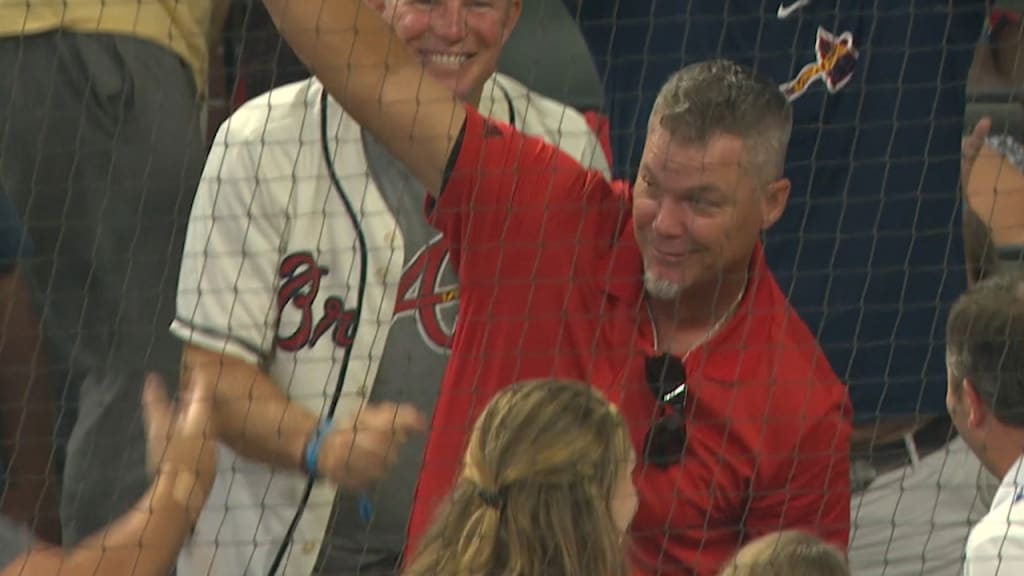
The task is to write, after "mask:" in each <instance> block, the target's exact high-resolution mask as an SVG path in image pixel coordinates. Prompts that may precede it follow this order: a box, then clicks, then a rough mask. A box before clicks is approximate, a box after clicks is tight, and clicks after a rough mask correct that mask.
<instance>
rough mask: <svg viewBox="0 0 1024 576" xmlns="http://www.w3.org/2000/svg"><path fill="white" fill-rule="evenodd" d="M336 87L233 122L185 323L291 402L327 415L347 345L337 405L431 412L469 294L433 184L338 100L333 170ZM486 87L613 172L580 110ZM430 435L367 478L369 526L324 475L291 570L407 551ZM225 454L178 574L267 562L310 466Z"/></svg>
mask: <svg viewBox="0 0 1024 576" xmlns="http://www.w3.org/2000/svg"><path fill="white" fill-rule="evenodd" d="M322 92H323V90H322V87H321V85H320V84H319V83H318V82H317V81H316V80H308V81H303V82H299V83H295V84H290V85H287V86H284V87H281V88H277V89H275V90H273V91H271V92H270V93H268V94H266V95H264V96H262V97H259V98H257V99H255V100H253V101H250V102H249V103H247V104H245V105H244V106H243V107H242V108H240V109H239V110H238V111H237V112H236V113H235V114H234V115H233V116H231V118H229V119H228V121H227V122H225V123H224V125H223V126H222V127H221V128H220V130H219V132H218V135H217V138H216V141H215V143H214V145H213V149H212V151H211V153H210V156H209V159H208V161H207V164H206V168H205V172H204V175H203V179H202V182H201V184H200V187H199V190H198V192H197V195H196V200H195V204H194V206H193V209H192V214H191V216H190V221H189V230H188V235H187V239H186V246H185V257H184V260H183V264H182V269H181V275H180V279H179V291H178V301H177V318H176V320H175V321H174V323H173V325H172V328H171V329H172V331H173V332H174V334H176V335H177V336H178V337H180V338H181V339H182V340H184V341H185V342H187V343H189V344H191V345H194V346H198V347H202V348H205V349H209V350H213V351H217V352H223V353H225V354H229V355H232V356H235V357H238V358H241V359H243V360H245V361H247V362H251V363H253V364H258V365H259V366H261V367H262V368H263V370H264V371H265V372H266V374H268V375H269V376H270V378H271V380H272V381H273V382H274V383H275V384H277V385H278V386H279V387H280V388H281V390H283V391H284V392H285V393H286V394H287V395H288V396H289V398H290V399H291V401H292V402H297V403H299V404H301V405H302V406H304V407H305V408H307V409H309V410H311V411H313V412H314V413H317V414H324V413H325V410H326V407H327V406H328V404H329V401H330V399H331V396H332V394H333V393H334V391H335V387H336V386H338V385H339V378H342V374H341V363H342V358H343V356H344V354H345V350H346V349H351V351H352V353H351V361H350V362H351V364H350V366H349V368H348V370H347V373H346V374H344V377H343V380H344V381H343V382H340V384H341V385H342V393H341V399H340V402H339V405H338V408H337V412H336V413H335V420H343V419H344V418H346V417H347V416H349V415H351V414H352V413H353V412H354V411H355V410H356V409H358V407H359V406H360V405H361V404H362V403H363V402H364V401H366V400H368V399H369V400H372V401H383V400H388V401H394V402H411V403H414V404H416V405H417V406H418V407H419V408H420V409H421V410H424V411H425V412H426V413H428V414H430V413H432V411H433V407H434V403H435V401H436V397H437V394H438V391H439V387H440V383H441V378H442V374H443V372H444V369H445V365H446V363H447V353H448V349H449V346H450V341H451V339H452V333H453V327H454V319H455V313H456V307H457V301H458V285H457V281H456V278H455V276H454V273H453V270H452V267H451V266H449V259H448V254H447V249H446V247H445V245H444V244H443V243H442V242H441V241H440V235H439V234H438V233H437V231H435V230H433V229H431V228H430V227H429V226H428V224H427V223H426V221H425V219H424V216H423V209H422V207H423V203H424V201H425V198H426V193H425V191H424V190H423V189H422V188H421V187H420V186H419V185H418V184H416V183H415V182H414V181H413V179H412V177H411V176H409V175H408V174H407V173H406V172H405V170H404V168H403V167H402V166H401V165H399V164H398V163H397V162H396V161H395V160H394V159H392V158H391V157H390V156H389V155H388V154H387V153H386V152H385V151H384V150H383V149H382V148H381V147H380V146H379V145H378V144H377V143H376V142H374V141H373V140H372V139H371V138H369V136H368V135H367V134H364V133H363V131H362V130H361V129H360V127H359V126H358V125H357V124H356V123H355V122H354V121H353V120H352V119H351V118H350V117H348V116H347V115H346V114H345V113H344V111H343V110H342V109H341V108H340V107H339V106H337V105H336V104H335V103H333V101H329V102H330V104H329V105H328V109H327V111H326V113H327V126H328V134H329V154H330V161H331V165H332V166H333V171H334V174H335V175H336V177H337V180H338V181H337V185H335V183H334V182H332V179H331V173H330V172H329V171H328V168H327V165H326V163H325V158H324V152H323V149H322V139H321V107H320V98H321V95H322ZM484 95H485V97H484V100H483V101H482V103H481V107H482V109H484V110H487V111H489V113H490V114H491V115H493V116H494V117H495V118H498V119H501V120H503V121H507V122H511V123H514V124H515V125H516V126H518V127H520V129H521V130H523V131H526V132H529V133H531V134H534V135H537V136H539V137H542V138H545V139H547V140H548V141H550V142H552V143H557V144H558V145H560V146H561V147H562V149H563V150H565V151H566V152H567V153H568V154H570V155H572V156H573V157H574V158H577V159H579V161H581V162H583V163H586V164H588V165H592V166H594V167H595V168H597V169H599V170H601V171H602V172H604V173H607V172H608V166H607V161H606V160H605V157H604V155H603V152H602V151H601V148H600V144H599V143H598V141H597V139H596V137H595V136H594V135H593V133H592V132H591V131H590V130H589V128H588V127H587V124H586V122H585V120H584V119H583V117H582V115H580V114H579V113H578V112H575V111H573V110H571V109H568V108H566V107H565V106H563V105H560V104H558V103H556V102H554V101H552V100H549V99H547V98H544V97H541V96H539V95H536V94H531V93H529V92H528V91H527V90H526V88H525V87H523V86H522V85H521V84H519V83H517V82H515V81H514V80H512V79H510V78H508V77H504V76H500V75H498V76H495V77H494V78H492V79H491V80H490V81H489V82H488V84H487V86H486V87H485V90H484ZM342 195H344V197H346V198H347V199H348V200H349V201H350V202H351V204H352V206H353V207H354V208H355V210H356V211H357V215H358V226H359V229H361V231H362V233H363V235H364V236H365V239H366V243H367V254H366V257H367V269H366V270H365V271H364V270H360V253H359V244H358V243H357V232H358V230H359V229H357V228H356V227H355V226H354V225H353V222H352V221H351V220H350V218H349V216H348V214H347V213H346V210H345V205H344V203H343V201H342V198H343V196H342ZM363 273H365V274H366V292H365V297H364V302H363V305H362V314H361V316H360V319H359V321H358V325H356V323H355V321H354V320H355V318H356V314H355V311H356V310H355V307H356V306H357V301H356V294H357V289H358V286H359V278H360V274H363ZM424 442H425V440H424V439H422V438H416V439H413V440H411V441H410V442H409V444H408V445H407V446H405V447H404V448H403V451H402V453H401V454H400V459H399V464H398V465H397V467H396V469H395V470H393V471H392V473H391V475H390V477H389V478H388V479H387V480H385V481H383V482H382V483H380V484H379V486H378V487H377V488H376V490H375V491H374V492H373V493H371V494H368V496H369V497H370V499H371V500H372V501H373V502H374V515H373V518H372V521H371V522H370V523H369V524H365V523H364V522H363V521H362V520H361V519H360V515H359V513H358V500H357V498H356V496H350V495H347V494H338V497H337V499H336V493H337V492H338V491H337V490H336V487H335V486H333V485H331V484H329V483H327V482H326V481H320V482H317V483H316V485H315V487H314V489H313V492H312V494H311V496H310V498H309V501H308V504H307V505H306V506H305V509H304V513H303V517H302V521H301V522H300V523H299V525H298V529H297V531H296V535H295V537H294V538H293V540H292V543H291V550H290V551H289V554H288V555H287V556H286V564H285V566H284V570H283V571H282V572H280V573H281V574H298V575H302V576H308V575H309V574H311V573H312V572H313V571H314V570H320V571H323V573H355V571H356V567H357V566H373V565H378V564H380V563H386V562H388V561H389V560H391V561H393V559H394V558H397V557H398V555H399V554H400V553H401V551H402V550H403V548H404V542H405V532H406V526H407V524H408V517H409V513H410V510H411V506H412V497H413V492H414V489H415V486H416V482H417V479H418V476H419V469H420V463H421V461H422V453H423V449H424ZM221 452H222V453H221V460H220V465H219V471H218V476H217V480H216V483H215V486H214V488H213V490H212V492H211V495H210V498H209V501H208V503H207V505H206V507H205V509H204V511H203V513H202V515H201V517H200V519H199V522H198V524H197V527H196V530H195V534H194V537H193V539H192V541H191V543H190V545H189V546H188V547H187V548H186V549H185V551H184V552H183V554H182V556H181V559H180V561H179V574H181V575H182V576H192V575H196V574H218V575H221V574H223V575H231V576H237V575H238V574H253V575H259V576H263V575H265V574H266V573H267V569H268V565H269V563H270V562H271V560H272V559H273V557H274V555H275V553H276V552H277V550H278V548H279V547H280V546H281V544H282V540H283V536H284V534H285V531H286V529H287V527H288V524H289V523H290V522H291V520H292V517H293V516H294V514H295V512H296V509H297V507H298V505H299V503H300V499H301V495H302V492H303V488H304V486H305V484H306V479H305V477H304V476H303V475H302V474H300V473H299V472H298V471H282V470H278V471H271V470H270V469H269V468H268V467H267V466H265V465H263V464H261V463H258V462H253V461H248V460H245V459H242V458H240V457H236V456H235V455H234V454H233V453H232V452H231V451H230V450H229V449H227V448H223V449H222V451H221ZM328 529H329V530H328ZM325 534H330V536H327V537H326V540H325ZM327 542H329V546H328V545H323V544H325V543H327ZM322 545H323V546H322ZM321 548H323V550H321ZM318 560H319V562H317V561H318ZM317 564H319V568H317V567H316V565H317Z"/></svg>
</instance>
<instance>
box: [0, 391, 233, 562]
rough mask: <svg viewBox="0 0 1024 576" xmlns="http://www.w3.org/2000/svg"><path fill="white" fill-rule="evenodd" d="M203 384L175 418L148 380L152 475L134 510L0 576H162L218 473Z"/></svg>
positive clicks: (39, 549) (25, 558)
mask: <svg viewBox="0 0 1024 576" xmlns="http://www.w3.org/2000/svg"><path fill="white" fill-rule="evenodd" d="M210 388H211V385H210V383H208V382H199V383H197V384H196V385H194V386H192V387H191V390H192V391H191V393H187V394H185V395H184V396H183V399H182V409H181V412H180V413H179V414H178V415H175V414H174V408H173V406H172V405H171V404H170V402H169V401H168V399H167V397H166V392H164V390H163V385H162V383H159V382H157V381H152V380H151V381H148V382H147V385H146V389H145V393H144V396H143V398H144V400H143V402H144V414H145V422H146V429H147V436H148V448H147V455H148V456H149V457H150V459H151V460H152V461H154V464H155V465H154V466H153V471H154V472H155V477H154V480H153V483H152V484H151V486H150V488H149V490H148V491H147V492H146V494H145V495H143V497H142V498H141V499H139V501H138V502H137V503H136V504H135V506H134V507H133V508H132V509H131V510H129V511H128V512H126V513H125V514H124V515H123V516H121V517H120V518H119V519H117V520H116V521H115V522H114V523H113V524H111V525H110V526H109V527H108V528H107V529H105V530H103V531H102V532H100V533H98V534H95V535H93V536H91V537H90V538H88V539H87V540H85V541H84V542H82V543H81V544H79V545H78V546H76V547H74V548H72V549H69V550H61V549H60V548H56V547H50V546H46V545H36V546H35V547H34V548H33V549H31V550H29V551H28V552H26V553H25V554H23V555H22V556H21V557H19V558H16V559H15V560H14V561H13V562H11V563H10V564H9V565H7V566H6V567H0V576H22V575H26V574H31V575H32V576H48V575H50V574H54V575H57V574H59V575H60V576H94V575H96V574H132V575H134V576H149V575H152V576H162V575H164V574H167V572H168V571H170V569H171V567H172V566H173V564H174V561H175V559H176V558H177V556H178V551H179V550H180V549H181V546H182V545H183V544H184V542H185V539H186V538H187V537H188V535H189V533H190V532H191V529H192V526H193V525H194V523H195V521H196V518H198V516H199V513H200V511H201V510H202V507H203V504H204V503H205V501H206V496H207V494H208V493H209V490H210V486H211V485H212V484H213V477H214V474H215V473H216V447H215V443H216V441H215V439H214V438H213V432H212V428H211V427H210V421H209V414H210V405H211V402H210Z"/></svg>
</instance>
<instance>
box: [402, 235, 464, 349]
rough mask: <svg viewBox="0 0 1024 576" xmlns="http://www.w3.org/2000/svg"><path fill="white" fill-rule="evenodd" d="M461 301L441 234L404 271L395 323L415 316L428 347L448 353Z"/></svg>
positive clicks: (456, 280)
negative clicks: (459, 301)
mask: <svg viewBox="0 0 1024 576" xmlns="http://www.w3.org/2000/svg"><path fill="white" fill-rule="evenodd" d="M458 300H459V284H458V279H457V278H456V277H455V272H454V270H453V269H452V268H451V266H450V265H449V253H448V244H447V243H446V242H445V241H444V238H443V237H442V236H441V235H440V234H438V235H437V236H435V237H434V238H433V239H431V240H430V242H428V243H427V244H426V245H425V246H424V247H423V248H421V249H420V250H419V252H417V253H416V254H415V255H414V256H413V257H412V258H411V259H410V260H409V263H408V264H407V265H406V266H405V270H403V271H402V278H401V280H399V282H398V301H397V302H396V303H395V320H396V321H397V320H398V319H400V318H404V317H407V316H410V315H411V316H414V317H415V318H416V326H417V327H418V328H419V331H420V335H421V336H422V337H423V341H424V342H425V343H426V344H427V346H429V347H430V348H432V349H433V350H434V351H436V352H441V353H443V352H447V351H448V350H450V349H451V347H452V337H453V336H454V334H455V315H456V312H457V310H458Z"/></svg>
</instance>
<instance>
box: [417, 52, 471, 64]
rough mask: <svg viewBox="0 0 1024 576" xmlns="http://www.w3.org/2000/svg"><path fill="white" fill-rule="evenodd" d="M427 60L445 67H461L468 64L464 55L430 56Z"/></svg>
mask: <svg viewBox="0 0 1024 576" xmlns="http://www.w3.org/2000/svg"><path fill="white" fill-rule="evenodd" d="M427 59H428V60H430V61H431V62H434V63H437V64H442V65H444V66H461V65H463V64H464V63H465V62H466V60H467V57H466V55H464V54H430V55H428V56H427Z"/></svg>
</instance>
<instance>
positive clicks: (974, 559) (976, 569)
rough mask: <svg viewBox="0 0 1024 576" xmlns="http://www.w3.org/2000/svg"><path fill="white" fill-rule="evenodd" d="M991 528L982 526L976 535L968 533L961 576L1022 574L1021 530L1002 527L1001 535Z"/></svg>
mask: <svg viewBox="0 0 1024 576" xmlns="http://www.w3.org/2000/svg"><path fill="white" fill-rule="evenodd" d="M982 522H984V520H983V521H982ZM991 528H992V527H991V526H989V525H985V526H984V530H983V531H982V532H981V534H980V535H977V536H976V535H975V534H972V535H971V537H970V539H969V540H968V543H967V557H966V559H965V562H964V576H1020V575H1021V574H1024V527H1021V526H1014V525H1012V524H1004V529H1003V530H1002V531H1001V532H999V531H996V530H992V529H991Z"/></svg>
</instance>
